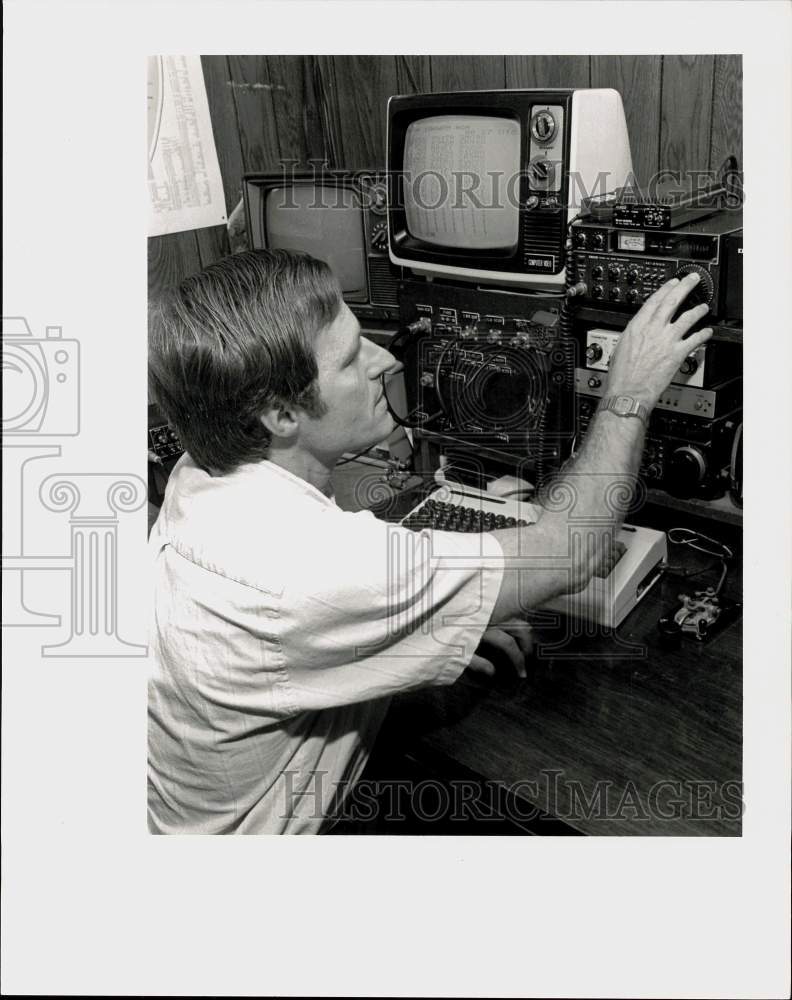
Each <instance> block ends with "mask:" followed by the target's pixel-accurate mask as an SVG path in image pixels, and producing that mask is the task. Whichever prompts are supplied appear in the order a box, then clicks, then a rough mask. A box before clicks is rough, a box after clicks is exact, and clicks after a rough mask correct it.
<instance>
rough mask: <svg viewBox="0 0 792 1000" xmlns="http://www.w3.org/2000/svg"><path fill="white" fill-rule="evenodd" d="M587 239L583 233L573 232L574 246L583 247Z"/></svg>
mask: <svg viewBox="0 0 792 1000" xmlns="http://www.w3.org/2000/svg"><path fill="white" fill-rule="evenodd" d="M587 242H588V241H587V240H586V234H585V233H575V246H576V247H584V246H585V245H586V243H587Z"/></svg>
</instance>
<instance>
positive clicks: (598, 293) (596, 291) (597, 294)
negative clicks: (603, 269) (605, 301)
mask: <svg viewBox="0 0 792 1000" xmlns="http://www.w3.org/2000/svg"><path fill="white" fill-rule="evenodd" d="M591 294H592V295H593V296H594V298H595V299H601V298H602V296H603V295H604V294H605V289H604V288H603V287H602V285H595V286H594V287H593V288H592V289H591Z"/></svg>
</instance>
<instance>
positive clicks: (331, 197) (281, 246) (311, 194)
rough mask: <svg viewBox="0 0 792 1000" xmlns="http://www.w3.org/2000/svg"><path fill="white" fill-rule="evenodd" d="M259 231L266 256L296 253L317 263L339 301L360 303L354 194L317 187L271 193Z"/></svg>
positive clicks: (361, 271)
mask: <svg viewBox="0 0 792 1000" xmlns="http://www.w3.org/2000/svg"><path fill="white" fill-rule="evenodd" d="M264 231H265V233H266V242H267V246H268V247H269V248H270V249H271V250H297V251H302V252H303V253H308V254H310V255H311V256H312V257H317V258H318V259H319V260H323V261H324V262H325V263H326V264H327V265H328V266H329V267H330V270H331V271H332V272H333V274H334V275H335V277H336V279H337V280H338V283H339V284H340V286H341V291H342V293H343V296H344V298H345V299H348V300H349V301H352V302H355V301H363V302H365V301H366V299H367V293H368V287H367V281H366V243H365V234H364V229H363V209H362V208H361V205H360V201H359V198H358V196H357V195H356V194H355V192H354V191H352V190H350V189H349V188H345V187H343V186H337V187H336V186H332V185H321V184H295V185H290V186H288V187H276V188H271V189H270V190H269V191H268V192H267V196H266V201H265V204H264Z"/></svg>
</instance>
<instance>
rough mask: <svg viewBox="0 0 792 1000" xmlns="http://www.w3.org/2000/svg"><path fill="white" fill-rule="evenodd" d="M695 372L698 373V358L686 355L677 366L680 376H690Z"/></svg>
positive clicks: (693, 355)
mask: <svg viewBox="0 0 792 1000" xmlns="http://www.w3.org/2000/svg"><path fill="white" fill-rule="evenodd" d="M696 371H698V358H697V357H696V355H695V354H688V356H687V357H686V358H685V360H684V361H683V362H682V364H681V365H680V366H679V373H680V374H681V375H692V374H693V373H694V372H696Z"/></svg>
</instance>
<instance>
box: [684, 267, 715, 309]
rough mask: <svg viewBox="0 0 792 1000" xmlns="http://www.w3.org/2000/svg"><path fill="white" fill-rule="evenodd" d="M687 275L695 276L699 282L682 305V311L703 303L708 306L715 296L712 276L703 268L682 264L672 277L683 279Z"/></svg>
mask: <svg viewBox="0 0 792 1000" xmlns="http://www.w3.org/2000/svg"><path fill="white" fill-rule="evenodd" d="M688 274H697V275H698V276H699V282H698V284H697V285H696V287H695V288H694V289H693V290H692V291H691V292H690V294H689V295H688V296H687V298H686V299H685V301H684V303H683V305H682V309H683V311H684V310H686V309H692V308H693V307H694V306H700V305H702V304H704V303H707V304H709V303H710V302H712V299H713V296H714V295H715V285H714V283H713V281H712V275H711V274H710V273H709V271H708V270H707V269H706V268H705V267H701V266H699V265H698V264H684V265H683V266H682V267H680V268H679V269H678V270H677V272H676V274H675V275H674V277H675V278H684V277H685V275H688Z"/></svg>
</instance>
